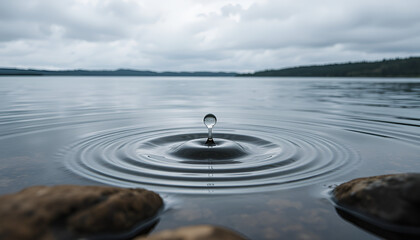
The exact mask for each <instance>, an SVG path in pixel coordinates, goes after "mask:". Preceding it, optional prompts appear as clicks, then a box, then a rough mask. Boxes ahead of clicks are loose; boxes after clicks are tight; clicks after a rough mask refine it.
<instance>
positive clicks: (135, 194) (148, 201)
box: [0, 185, 163, 240]
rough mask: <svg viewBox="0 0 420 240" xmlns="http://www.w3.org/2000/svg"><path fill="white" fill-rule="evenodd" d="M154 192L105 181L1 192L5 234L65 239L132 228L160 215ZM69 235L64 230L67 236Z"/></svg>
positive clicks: (0, 233)
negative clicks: (82, 184) (71, 236)
mask: <svg viewBox="0 0 420 240" xmlns="http://www.w3.org/2000/svg"><path fill="white" fill-rule="evenodd" d="M162 204H163V201H162V199H161V198H160V196H159V195H158V194H156V193H154V192H151V191H147V190H144V189H125V188H117V187H104V186H73V185H63V186H54V187H47V186H35V187H30V188H26V189H24V190H22V191H20V192H18V193H15V194H9V195H4V196H1V197H0V216H1V217H0V239H2V240H6V239H14V240H15V239H17V240H19V239H57V238H59V239H63V238H68V237H63V236H64V235H68V234H71V235H73V236H89V235H95V234H109V233H119V232H124V231H128V230H130V229H131V228H132V227H134V226H135V225H138V224H139V223H141V222H142V221H145V220H147V219H150V218H152V217H153V216H155V215H156V214H157V213H158V212H159V210H160V208H161V207H162ZM63 234H64V235H63Z"/></svg>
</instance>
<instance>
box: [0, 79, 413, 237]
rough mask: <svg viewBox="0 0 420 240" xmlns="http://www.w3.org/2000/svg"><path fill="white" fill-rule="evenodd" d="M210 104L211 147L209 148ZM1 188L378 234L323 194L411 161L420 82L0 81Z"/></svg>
mask: <svg viewBox="0 0 420 240" xmlns="http://www.w3.org/2000/svg"><path fill="white" fill-rule="evenodd" d="M207 113H213V114H215V115H216V116H217V118H218V122H217V124H216V126H215V127H214V129H213V136H214V140H215V143H216V146H213V147H211V148H209V147H208V146H206V145H204V142H205V141H206V137H207V128H206V127H205V126H204V124H203V122H202V120H203V117H204V115H206V114H207ZM0 152H1V156H0V161H1V165H0V193H1V194H4V193H9V192H14V191H18V190H20V189H22V188H24V187H28V186H32V185H54V184H96V185H99V184H105V185H116V186H124V187H144V188H147V189H150V190H154V191H157V192H159V193H161V194H162V196H164V198H165V201H166V203H167V207H168V210H167V211H166V212H165V213H164V214H163V215H162V217H161V218H160V222H159V223H158V224H157V226H156V228H155V230H156V231H159V230H162V229H167V228H173V227H178V226H183V225H189V224H200V223H211V224H217V225H222V226H227V227H229V228H232V229H234V230H237V231H239V232H241V233H243V234H244V235H246V236H248V237H249V238H253V239H279V238H281V239H376V238H377V237H376V236H375V235H373V234H371V233H368V232H366V231H365V230H362V229H360V228H358V227H356V226H355V225H353V224H352V223H350V222H348V221H347V220H344V219H343V218H341V217H340V215H338V214H337V212H336V210H335V208H334V206H333V205H332V204H331V203H330V201H329V200H328V194H327V193H328V191H329V190H330V189H331V187H332V186H334V185H335V184H339V183H341V182H343V181H348V180H350V179H353V178H356V177H362V176H370V175H379V174H387V173H399V172H419V171H420V158H419V156H420V79H380V78H375V79H364V78H354V79H349V78H131V77H118V78H111V77H3V78H0Z"/></svg>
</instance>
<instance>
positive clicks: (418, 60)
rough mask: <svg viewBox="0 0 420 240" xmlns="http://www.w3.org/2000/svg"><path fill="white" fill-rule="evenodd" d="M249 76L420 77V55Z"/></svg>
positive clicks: (266, 71)
mask: <svg viewBox="0 0 420 240" xmlns="http://www.w3.org/2000/svg"><path fill="white" fill-rule="evenodd" d="M238 76H245V77H247V76H249V77H286V76H287V77H291V76H296V77H420V57H410V58H405V59H391V60H382V61H377V62H354V63H341V64H327V65H314V66H302V67H292V68H284V69H279V70H265V71H259V72H255V73H250V74H238Z"/></svg>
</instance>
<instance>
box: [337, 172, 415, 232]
mask: <svg viewBox="0 0 420 240" xmlns="http://www.w3.org/2000/svg"><path fill="white" fill-rule="evenodd" d="M333 194H334V198H335V201H336V203H337V204H338V205H339V206H340V207H343V208H344V209H347V210H350V211H355V212H357V213H359V214H360V213H361V214H363V215H366V216H368V217H372V218H374V219H378V220H381V221H384V222H386V223H390V224H396V225H401V226H408V227H420V174H418V173H406V174H392V175H382V176H374V177H366V178H358V179H354V180H352V181H349V182H346V183H343V184H341V185H339V186H338V187H336V188H335V189H334V191H333Z"/></svg>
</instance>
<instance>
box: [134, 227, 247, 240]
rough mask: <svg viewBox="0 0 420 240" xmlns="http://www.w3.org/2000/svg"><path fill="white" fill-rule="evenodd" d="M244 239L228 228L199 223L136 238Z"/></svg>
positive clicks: (157, 239)
mask: <svg viewBox="0 0 420 240" xmlns="http://www.w3.org/2000/svg"><path fill="white" fill-rule="evenodd" d="M220 239H225V240H244V239H246V238H244V237H243V236H241V235H239V234H238V233H235V232H233V231H231V230H228V229H226V228H222V227H218V226H212V225H197V226H187V227H181V228H177V229H174V230H165V231H161V232H158V233H155V234H152V235H150V236H148V237H138V238H135V239H134V240H220Z"/></svg>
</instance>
